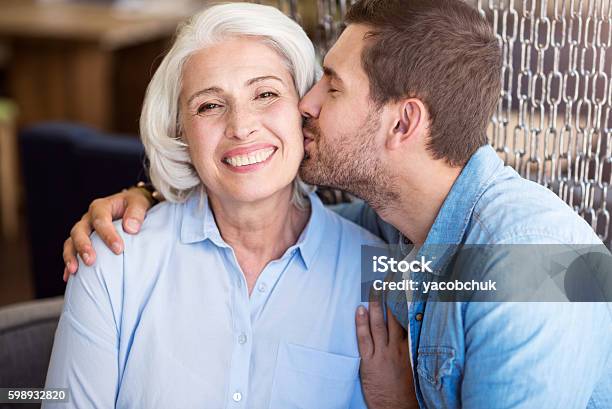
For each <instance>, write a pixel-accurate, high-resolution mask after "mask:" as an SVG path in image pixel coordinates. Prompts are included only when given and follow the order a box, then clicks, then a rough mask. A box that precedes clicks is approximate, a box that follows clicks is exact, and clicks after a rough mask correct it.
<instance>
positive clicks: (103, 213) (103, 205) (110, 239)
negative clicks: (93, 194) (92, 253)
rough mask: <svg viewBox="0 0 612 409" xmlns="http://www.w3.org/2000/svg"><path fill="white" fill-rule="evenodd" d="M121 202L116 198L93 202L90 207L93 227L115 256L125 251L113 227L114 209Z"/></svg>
mask: <svg viewBox="0 0 612 409" xmlns="http://www.w3.org/2000/svg"><path fill="white" fill-rule="evenodd" d="M115 196H117V195H115ZM119 201H120V200H119V199H117V198H116V197H111V198H108V200H107V199H100V200H95V201H93V202H92V204H91V206H90V207H89V214H90V217H91V227H92V228H93V229H95V231H96V233H98V236H100V238H101V239H102V241H103V242H104V243H105V244H106V246H107V247H108V248H110V249H111V250H112V251H113V253H115V254H121V252H122V251H123V240H121V237H119V233H117V230H116V229H115V226H114V225H113V217H115V216H116V213H115V211H116V209H114V207H115V206H117V203H118V202H119ZM90 244H91V243H90ZM77 248H78V246H77ZM79 253H80V252H79Z"/></svg>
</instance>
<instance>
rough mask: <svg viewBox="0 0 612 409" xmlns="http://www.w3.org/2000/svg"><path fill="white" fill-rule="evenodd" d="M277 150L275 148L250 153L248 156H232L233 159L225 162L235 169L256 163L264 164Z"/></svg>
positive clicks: (227, 159)
mask: <svg viewBox="0 0 612 409" xmlns="http://www.w3.org/2000/svg"><path fill="white" fill-rule="evenodd" d="M275 150H276V149H275V148H266V149H260V150H258V151H253V152H250V153H249V154H247V155H238V156H232V157H231V158H229V157H228V158H225V159H224V161H225V163H227V164H229V165H231V166H234V167H240V166H246V165H253V164H255V163H261V162H264V161H265V160H266V159H268V158H269V157H270V156H272V154H273V153H274V151H275Z"/></svg>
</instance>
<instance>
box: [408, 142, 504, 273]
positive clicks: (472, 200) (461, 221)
mask: <svg viewBox="0 0 612 409" xmlns="http://www.w3.org/2000/svg"><path fill="white" fill-rule="evenodd" d="M503 166H504V164H503V162H502V160H501V159H500V158H499V157H498V156H497V153H496V152H495V150H494V149H493V148H492V147H491V146H490V145H485V146H482V147H480V148H479V149H478V150H477V151H476V152H475V153H474V154H473V155H472V157H471V158H470V160H469V161H468V163H467V164H466V165H465V166H464V168H463V170H462V171H461V173H460V174H459V177H458V178H457V180H456V181H455V183H454V184H453V187H452V188H451V190H450V192H449V194H448V196H447V197H446V199H445V200H444V203H443V204H442V207H441V209H440V212H439V213H438V216H437V217H436V220H435V221H434V224H433V225H432V227H431V230H430V231H429V233H428V235H427V239H426V240H425V243H424V245H423V246H422V247H421V249H420V251H419V256H424V257H425V258H426V259H427V260H432V263H431V266H432V270H433V273H434V274H436V275H442V274H444V270H445V268H446V266H447V265H448V263H449V262H450V260H451V259H452V257H453V256H454V255H455V253H456V252H457V249H458V247H459V244H461V243H462V241H463V237H464V235H465V231H466V229H467V226H468V224H469V222H470V220H471V218H472V213H473V211H474V207H475V206H476V203H477V202H478V200H479V199H480V197H481V196H482V194H483V193H484V192H485V190H486V189H487V188H488V186H489V185H490V184H491V183H492V181H493V179H494V177H495V174H496V173H497V172H499V170H501V169H502V168H503Z"/></svg>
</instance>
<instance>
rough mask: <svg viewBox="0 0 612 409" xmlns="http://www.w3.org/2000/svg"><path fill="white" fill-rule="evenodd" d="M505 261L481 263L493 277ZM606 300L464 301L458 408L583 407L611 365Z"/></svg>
mask: <svg viewBox="0 0 612 409" xmlns="http://www.w3.org/2000/svg"><path fill="white" fill-rule="evenodd" d="M532 240H533V241H535V240H536V239H535V238H533V239H532ZM504 265H507V264H505V263H504V260H503V258H498V259H496V260H495V261H494V262H492V263H491V265H490V266H489V267H487V268H486V270H487V271H489V273H490V274H489V276H495V274H499V273H500V272H499V271H497V270H499V269H500V266H504ZM609 307H610V306H609V305H607V304H606V303H587V302H582V303H581V302H471V303H464V304H463V305H462V310H463V313H462V315H463V325H464V332H465V357H464V374H463V379H462V384H461V406H462V408H464V409H468V408H470V409H481V408H482V409H485V408H487V409H502V408H503V409H506V408H551V409H554V408H559V409H579V408H580V409H583V408H585V407H587V406H588V404H589V399H590V398H591V394H592V392H593V390H594V389H595V388H596V386H597V384H598V382H599V381H600V380H601V379H602V378H603V377H604V374H605V373H606V372H607V371H609V370H610V365H611V364H612V361H611V359H612V357H611V356H610V354H609V345H610V344H611V343H612V332H611V331H610V328H611V327H612V316H611V314H610V308H609Z"/></svg>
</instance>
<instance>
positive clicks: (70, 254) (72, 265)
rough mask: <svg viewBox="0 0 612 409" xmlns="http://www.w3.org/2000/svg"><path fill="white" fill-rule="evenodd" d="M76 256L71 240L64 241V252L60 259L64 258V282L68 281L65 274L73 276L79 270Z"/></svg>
mask: <svg viewBox="0 0 612 409" xmlns="http://www.w3.org/2000/svg"><path fill="white" fill-rule="evenodd" d="M76 254H77V253H76V250H75V248H74V244H73V243H72V239H71V238H70V237H68V239H66V241H65V242H64V252H63V254H62V257H63V258H64V265H65V266H66V267H65V268H64V281H66V280H67V279H68V277H67V274H74V273H76V271H77V269H78V268H79V262H78V261H77V257H76Z"/></svg>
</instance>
